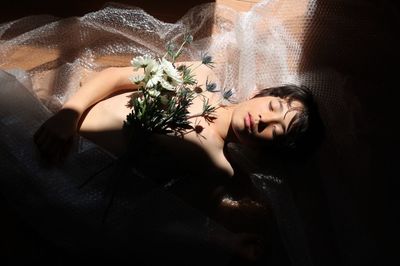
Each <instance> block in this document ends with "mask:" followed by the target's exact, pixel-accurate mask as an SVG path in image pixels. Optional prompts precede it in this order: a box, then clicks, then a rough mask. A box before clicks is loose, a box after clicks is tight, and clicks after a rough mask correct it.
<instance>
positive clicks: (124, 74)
mask: <svg viewBox="0 0 400 266" xmlns="http://www.w3.org/2000/svg"><path fill="white" fill-rule="evenodd" d="M142 72H143V70H142V69H139V70H138V71H135V72H134V71H133V68H132V67H121V68H114V67H112V68H107V69H105V70H102V71H101V72H99V73H98V74H96V76H95V77H94V78H92V79H90V80H89V81H88V82H87V83H85V84H84V85H83V86H82V87H81V88H80V89H79V90H78V91H77V92H76V93H75V94H74V95H73V96H72V97H71V98H70V99H69V100H68V101H67V102H66V103H65V104H64V105H63V107H62V109H72V110H75V111H76V112H78V114H80V115H82V114H83V113H84V112H85V111H86V109H88V108H89V107H90V106H92V105H94V104H96V103H97V102H99V101H101V100H103V99H105V98H106V97H108V96H110V95H112V94H113V93H116V92H118V91H120V90H123V89H131V90H135V89H137V86H136V85H135V84H132V83H131V82H130V81H129V77H131V76H134V75H139V74H142Z"/></svg>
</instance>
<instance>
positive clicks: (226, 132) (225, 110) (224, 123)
mask: <svg viewBox="0 0 400 266" xmlns="http://www.w3.org/2000/svg"><path fill="white" fill-rule="evenodd" d="M233 108H234V106H225V107H220V108H218V109H217V110H216V116H217V119H216V121H215V124H214V126H215V129H216V132H217V134H218V135H219V137H220V138H221V139H222V140H223V142H224V143H227V142H236V141H237V138H236V136H235V133H234V132H233V130H232V127H231V119H232V113H233Z"/></svg>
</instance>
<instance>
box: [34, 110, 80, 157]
mask: <svg viewBox="0 0 400 266" xmlns="http://www.w3.org/2000/svg"><path fill="white" fill-rule="evenodd" d="M79 118H80V115H79V114H78V112H76V111H75V110H72V109H61V110H60V111H59V112H58V113H56V114H55V115H54V116H52V117H50V118H49V119H48V120H47V121H46V122H44V123H43V124H42V126H41V127H40V128H39V129H38V130H37V131H36V133H35V134H34V142H35V143H36V145H37V147H38V149H39V151H40V153H41V155H42V157H44V158H45V159H48V160H49V161H52V162H58V161H60V160H62V159H63V158H65V156H66V155H67V154H68V152H69V151H70V149H71V147H72V142H73V139H74V137H75V135H76V134H77V127H78V123H79Z"/></svg>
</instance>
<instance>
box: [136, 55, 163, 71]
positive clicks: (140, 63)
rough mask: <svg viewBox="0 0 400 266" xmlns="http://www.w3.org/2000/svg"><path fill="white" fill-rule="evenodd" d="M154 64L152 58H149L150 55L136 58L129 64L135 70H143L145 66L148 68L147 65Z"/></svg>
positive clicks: (154, 61)
mask: <svg viewBox="0 0 400 266" xmlns="http://www.w3.org/2000/svg"><path fill="white" fill-rule="evenodd" d="M153 63H156V64H157V62H156V60H154V59H153V57H151V56H150V55H147V54H146V55H144V56H136V57H135V58H133V59H132V60H131V64H132V66H134V67H135V68H136V69H138V68H141V67H143V68H145V67H146V66H148V65H149V64H153Z"/></svg>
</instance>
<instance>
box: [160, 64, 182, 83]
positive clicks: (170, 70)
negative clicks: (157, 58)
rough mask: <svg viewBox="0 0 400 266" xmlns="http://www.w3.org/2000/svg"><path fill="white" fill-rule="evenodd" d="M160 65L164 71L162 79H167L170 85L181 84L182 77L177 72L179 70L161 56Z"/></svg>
mask: <svg viewBox="0 0 400 266" xmlns="http://www.w3.org/2000/svg"><path fill="white" fill-rule="evenodd" d="M160 67H161V68H162V70H163V72H164V74H165V75H164V79H165V80H167V81H168V82H169V83H171V84H172V85H175V86H176V85H180V84H182V77H181V75H180V74H179V71H178V70H177V69H176V68H175V67H174V66H173V65H172V63H171V62H169V61H167V60H165V58H163V59H162V60H161V64H160Z"/></svg>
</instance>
